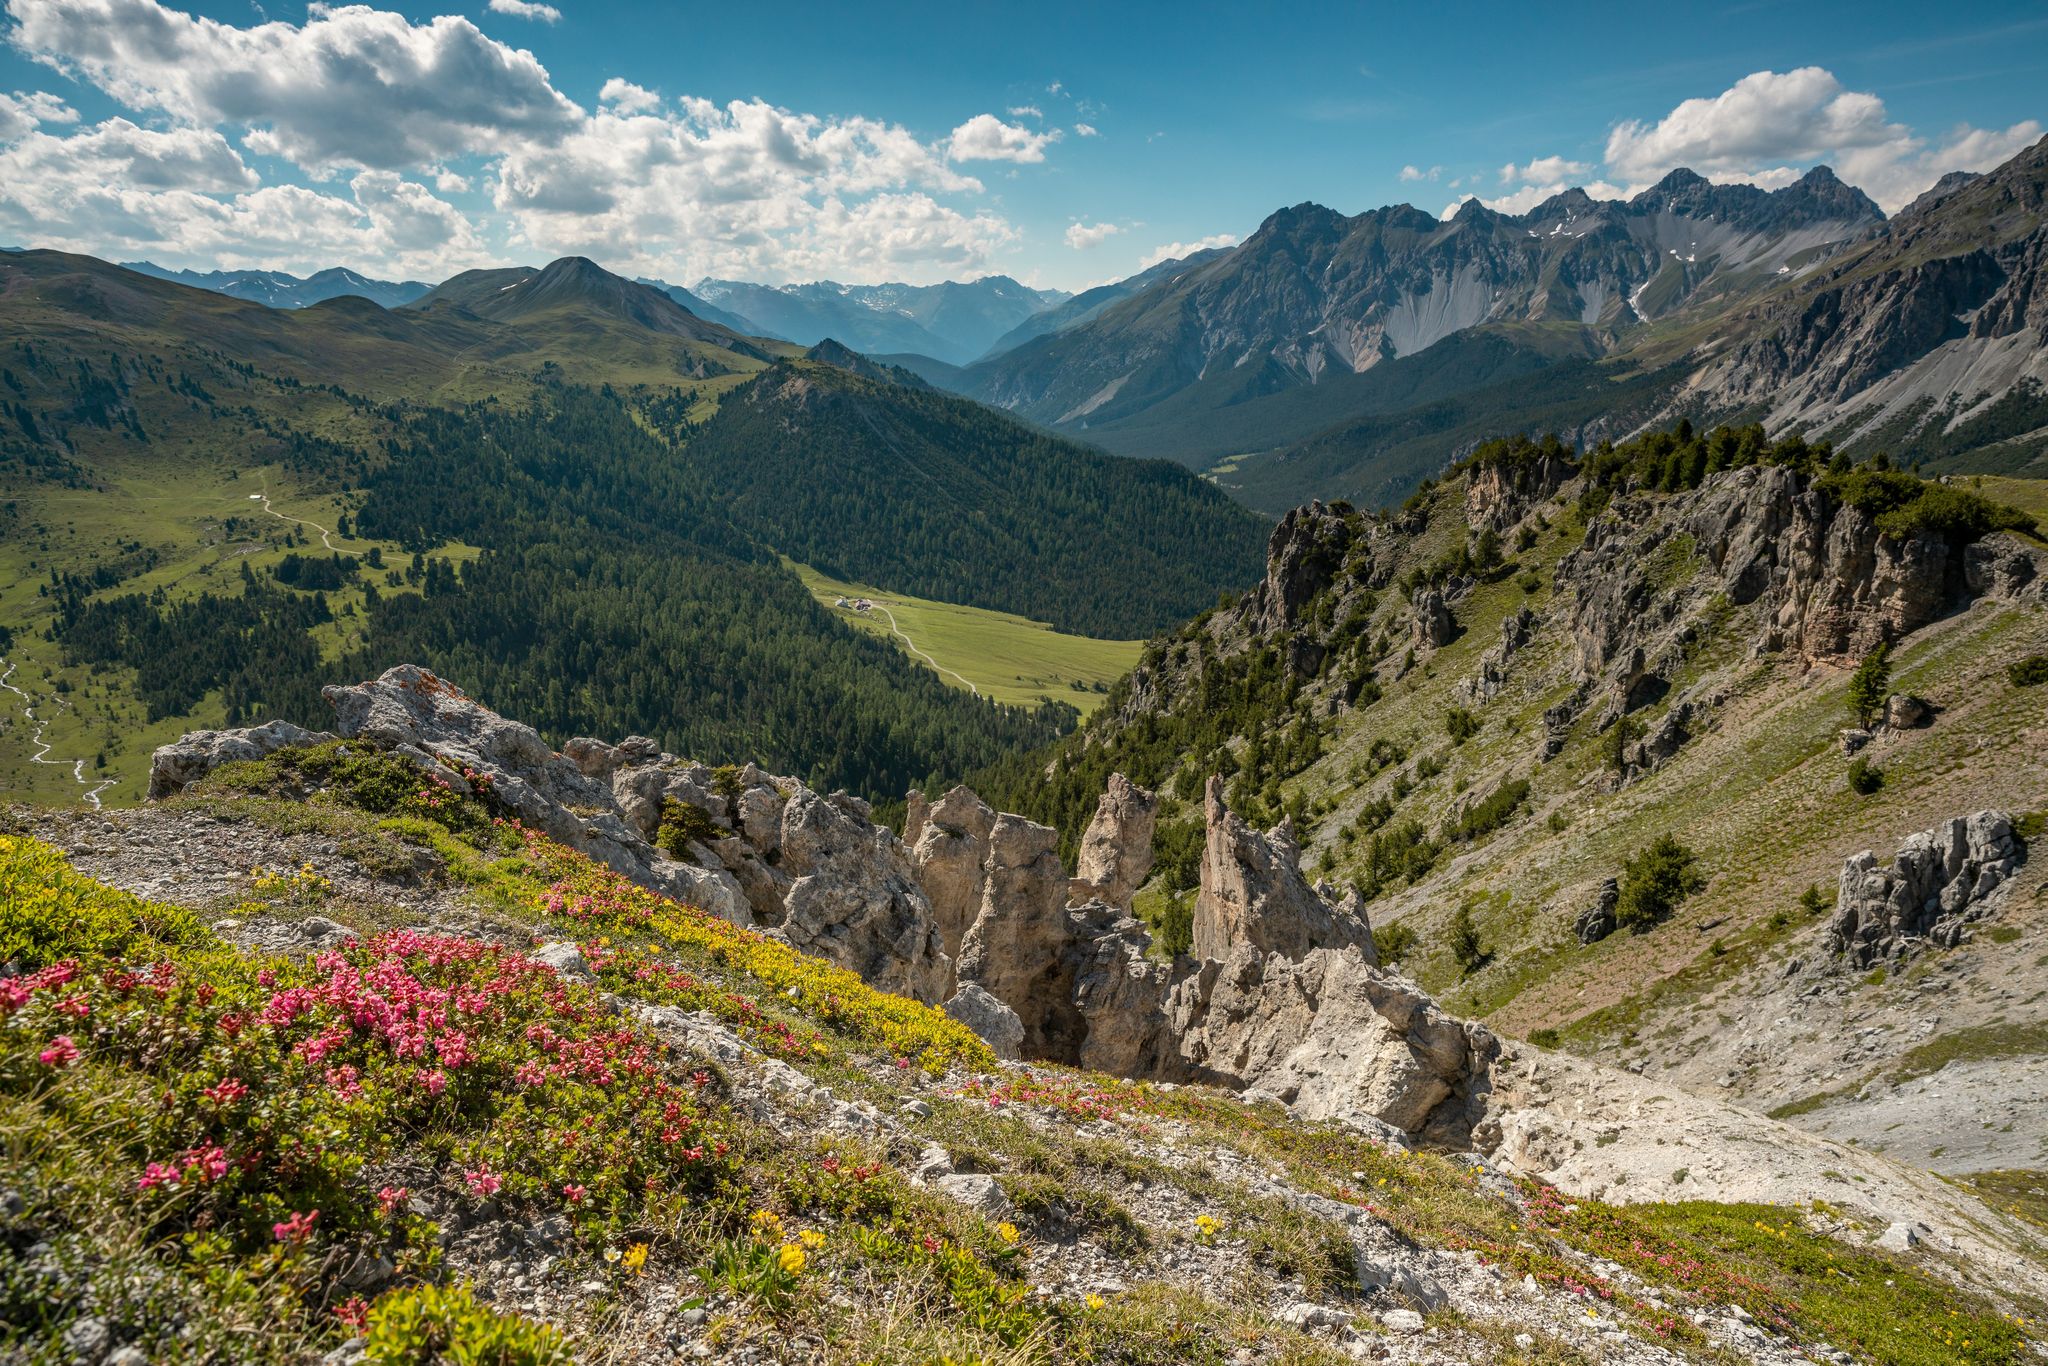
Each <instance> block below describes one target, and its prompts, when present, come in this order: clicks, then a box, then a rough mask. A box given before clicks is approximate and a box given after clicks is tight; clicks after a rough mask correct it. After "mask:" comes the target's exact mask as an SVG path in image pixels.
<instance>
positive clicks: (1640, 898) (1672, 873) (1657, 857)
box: [1614, 835, 1707, 930]
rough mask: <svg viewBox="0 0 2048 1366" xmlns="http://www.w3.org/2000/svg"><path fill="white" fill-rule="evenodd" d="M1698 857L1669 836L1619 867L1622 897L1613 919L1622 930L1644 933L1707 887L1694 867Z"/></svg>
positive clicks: (1658, 840) (1665, 836) (1616, 903)
mask: <svg viewBox="0 0 2048 1366" xmlns="http://www.w3.org/2000/svg"><path fill="white" fill-rule="evenodd" d="M1697 862H1698V856H1697V855H1695V854H1694V853H1693V851H1692V850H1690V849H1688V848H1686V847H1685V846H1684V845H1683V844H1680V843H1679V842H1678V841H1677V840H1676V839H1673V838H1672V837H1671V836H1670V835H1659V836H1658V837H1657V838H1656V840H1655V841H1654V842H1652V843H1651V845H1650V847H1649V848H1647V849H1645V850H1644V851H1643V852H1642V853H1640V854H1638V855H1636V856H1635V857H1634V858H1632V859H1630V860H1628V861H1627V862H1626V863H1624V864H1623V865H1622V873H1621V896H1620V899H1619V900H1617V901H1616V902H1615V906H1614V918H1615V921H1616V923H1617V924H1619V925H1620V926H1621V927H1622V928H1623V929H1625V930H1646V929H1649V928H1650V927H1651V926H1653V925H1656V924H1657V923H1658V922H1660V921H1662V920H1663V919H1664V918H1665V917H1667V916H1669V915H1670V914H1671V912H1672V911H1674V910H1676V909H1677V908H1678V904H1679V903H1680V902H1681V901H1684V900H1685V899H1686V898H1687V897H1689V896H1691V895H1692V894H1693V893H1694V892H1697V891H1698V890H1700V888H1702V887H1704V886H1706V885H1707V879H1706V877H1705V876H1704V875H1703V874H1701V873H1700V871H1699V870H1698V869H1697V868H1696V867H1694V864H1695V863H1697Z"/></svg>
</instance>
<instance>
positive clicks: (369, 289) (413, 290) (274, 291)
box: [125, 261, 433, 308]
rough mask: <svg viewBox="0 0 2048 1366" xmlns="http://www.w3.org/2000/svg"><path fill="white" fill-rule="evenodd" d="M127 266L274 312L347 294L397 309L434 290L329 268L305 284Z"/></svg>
mask: <svg viewBox="0 0 2048 1366" xmlns="http://www.w3.org/2000/svg"><path fill="white" fill-rule="evenodd" d="M125 265H126V266H127V268H128V269H129V270H132V271H136V272H138V273H139V274H142V275H153V276H155V277H156V278H157V279H159V280H171V281H175V282H176V283H178V284H181V285H190V286H192V287H193V288H194V289H210V290H212V291H213V292H214V293H216V294H225V295H227V296H228V297H230V298H233V299H247V300H248V301H249V302H250V303H256V304H264V305H266V306H268V307H270V308H304V307H306V306H307V305H309V304H318V303H325V302H326V301H327V300H329V299H337V298H340V297H342V296H344V295H352V296H354V297H357V298H362V299H368V300H370V301H371V302H372V303H378V304H382V305H383V306H384V307H386V308H397V307H398V306H399V305H401V304H409V303H411V302H412V301H413V300H414V299H417V298H419V297H420V296H421V295H423V294H425V293H426V292H427V291H428V290H430V289H432V288H433V286H432V285H428V284H422V283H420V282H419V281H418V280H404V281H392V280H372V279H368V278H367V277H365V276H362V275H358V274H356V272H354V271H352V270H344V269H341V268H340V267H329V268H328V269H326V270H322V271H316V272H315V273H313V274H312V275H309V276H307V277H305V278H304V279H301V278H299V277H298V276H296V275H288V274H286V273H285V272H283V271H281V270H209V271H197V270H166V269H165V268H164V267H162V266H159V265H156V264H155V263H153V262H150V261H129V262H126V263H125Z"/></svg>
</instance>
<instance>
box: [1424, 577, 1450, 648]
mask: <svg viewBox="0 0 2048 1366" xmlns="http://www.w3.org/2000/svg"><path fill="white" fill-rule="evenodd" d="M1413 606H1414V608H1415V633H1414V642H1415V648H1416V649H1418V650H1434V649H1436V648H1437V647H1438V646H1440V645H1448V644H1450V643H1451V641H1452V640H1454V639H1456V638H1457V634H1458V622H1457V619H1456V618H1455V617H1453V616H1452V615H1451V608H1450V604H1449V603H1448V602H1446V601H1445V600H1444V595H1443V592H1442V590H1440V589H1436V588H1418V589H1416V590H1415V598H1414V602H1413Z"/></svg>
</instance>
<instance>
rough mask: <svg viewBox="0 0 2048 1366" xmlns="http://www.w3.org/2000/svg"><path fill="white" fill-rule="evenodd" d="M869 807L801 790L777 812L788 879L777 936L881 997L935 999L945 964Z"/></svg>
mask: <svg viewBox="0 0 2048 1366" xmlns="http://www.w3.org/2000/svg"><path fill="white" fill-rule="evenodd" d="M869 815H870V813H869V810H868V805H867V803H866V802H863V801H861V800H859V799H858V798H855V797H849V796H846V795H845V794H843V793H835V794H833V795H832V796H830V797H821V796H819V795H818V794H817V793H815V792H812V791H811V790H809V789H808V788H805V789H802V790H800V791H799V792H798V793H797V794H796V795H795V796H793V797H791V798H790V800H789V803H788V804H787V805H786V806H785V807H784V808H783V812H782V829H781V835H780V848H781V854H782V861H781V868H782V871H784V872H786V873H787V874H788V875H789V876H790V879H791V882H790V887H789V895H788V896H787V897H786V898H785V899H784V902H783V908H784V909H783V920H782V932H783V934H785V935H786V936H787V937H788V938H789V942H790V943H792V944H794V945H795V946H796V947H798V948H800V949H803V950H805V951H807V952H810V953H817V954H821V955H822V956H824V957H826V958H828V959H830V960H832V961H833V962H835V963H838V964H841V965H842V966H844V967H848V968H851V969H853V971H855V972H857V973H859V974H860V975H861V976H862V977H863V978H865V979H866V980H867V981H869V982H870V983H872V984H874V985H875V986H878V987H881V988H883V989H884V990H886V991H893V992H896V993H898V994H899V995H904V996H912V997H915V998H917V999H918V1000H920V1001H927V1002H934V1001H938V1000H940V999H942V998H943V997H944V996H945V994H946V988H947V987H948V986H949V985H950V980H951V976H952V963H951V960H950V959H949V958H948V956H947V954H946V950H945V945H944V943H943V941H942V940H941V939H940V936H939V927H938V922H937V921H936V920H935V919H934V918H933V916H932V908H931V902H930V901H929V900H927V899H926V897H925V894H924V889H923V888H922V887H920V886H919V885H918V881H917V873H916V869H915V867H914V865H913V864H912V863H911V861H910V858H909V856H908V855H907V854H906V853H905V852H904V849H903V845H902V843H901V842H900V841H899V840H898V839H897V838H896V836H895V835H894V834H893V833H891V832H890V831H889V830H888V829H887V828H886V827H883V826H877V825H876V824H874V822H873V821H872V820H871V819H869Z"/></svg>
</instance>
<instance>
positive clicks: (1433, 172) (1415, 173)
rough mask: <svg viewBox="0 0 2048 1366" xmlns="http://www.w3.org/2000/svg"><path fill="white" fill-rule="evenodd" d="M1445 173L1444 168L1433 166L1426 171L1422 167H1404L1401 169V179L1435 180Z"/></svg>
mask: <svg viewBox="0 0 2048 1366" xmlns="http://www.w3.org/2000/svg"><path fill="white" fill-rule="evenodd" d="M1443 173H1444V168H1443V167H1441V166H1432V167H1430V168H1429V169H1428V170H1426V171H1425V170H1423V169H1422V168H1421V167H1420V166H1403V167H1402V168H1401V179H1402V180H1405V181H1414V180H1435V179H1436V178H1437V177H1438V176H1440V175H1442V174H1443Z"/></svg>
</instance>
